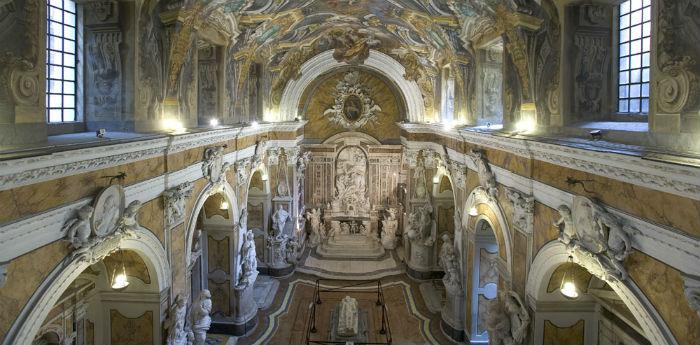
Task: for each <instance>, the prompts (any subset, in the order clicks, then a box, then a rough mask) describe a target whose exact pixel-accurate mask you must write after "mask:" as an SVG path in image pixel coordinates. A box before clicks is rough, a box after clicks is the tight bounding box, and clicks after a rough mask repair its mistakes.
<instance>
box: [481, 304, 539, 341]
mask: <svg viewBox="0 0 700 345" xmlns="http://www.w3.org/2000/svg"><path fill="white" fill-rule="evenodd" d="M485 323H486V329H487V330H488V332H489V345H522V344H524V343H525V338H526V336H527V330H528V326H529V325H530V314H529V313H528V311H527V308H526V307H525V305H524V304H523V302H522V299H521V298H520V296H519V295H518V294H517V293H516V292H514V291H504V292H501V293H499V296H498V298H497V299H494V300H493V301H491V302H489V305H488V311H487V313H486V322H485Z"/></svg>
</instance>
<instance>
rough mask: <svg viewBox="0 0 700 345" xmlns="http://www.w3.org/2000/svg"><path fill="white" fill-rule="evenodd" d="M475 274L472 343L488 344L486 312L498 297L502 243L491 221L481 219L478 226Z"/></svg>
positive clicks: (473, 260) (474, 264)
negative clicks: (500, 246) (499, 247)
mask: <svg viewBox="0 0 700 345" xmlns="http://www.w3.org/2000/svg"><path fill="white" fill-rule="evenodd" d="M470 261H471V262H473V269H472V275H471V281H472V286H471V291H472V293H471V296H469V298H470V299H471V310H470V311H469V313H471V325H470V329H469V330H470V331H469V332H470V337H469V338H470V340H471V341H472V342H488V340H489V337H488V332H487V331H486V312H487V310H488V304H489V302H491V301H493V300H494V299H495V298H496V297H497V296H498V280H499V272H498V243H497V242H496V235H495V234H494V231H493V228H492V227H491V225H490V224H489V222H488V221H487V220H485V219H481V220H479V221H478V222H477V224H476V231H475V236H474V253H473V256H472V258H471V260H470Z"/></svg>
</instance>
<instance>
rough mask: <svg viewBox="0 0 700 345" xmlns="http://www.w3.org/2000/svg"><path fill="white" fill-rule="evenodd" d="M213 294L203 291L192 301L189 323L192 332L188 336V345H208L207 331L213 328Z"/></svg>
mask: <svg viewBox="0 0 700 345" xmlns="http://www.w3.org/2000/svg"><path fill="white" fill-rule="evenodd" d="M211 308H212V304H211V293H210V292H209V290H206V289H205V290H202V291H201V292H200V293H199V295H198V296H197V298H195V300H194V301H192V306H191V308H190V313H189V317H188V321H189V324H190V331H189V333H188V335H187V338H188V345H189V344H191V345H206V340H207V331H208V330H209V327H210V326H211V316H209V314H211Z"/></svg>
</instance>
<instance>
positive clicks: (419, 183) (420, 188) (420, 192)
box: [413, 160, 428, 199]
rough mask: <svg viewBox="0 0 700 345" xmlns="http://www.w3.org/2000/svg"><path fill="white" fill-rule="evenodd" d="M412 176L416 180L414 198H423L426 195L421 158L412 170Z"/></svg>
mask: <svg viewBox="0 0 700 345" xmlns="http://www.w3.org/2000/svg"><path fill="white" fill-rule="evenodd" d="M413 178H414V179H415V181H416V187H415V191H416V198H418V199H423V198H425V197H426V196H427V193H428V192H427V187H426V182H425V167H424V163H423V160H419V161H418V165H417V166H416V168H415V170H414V171H413Z"/></svg>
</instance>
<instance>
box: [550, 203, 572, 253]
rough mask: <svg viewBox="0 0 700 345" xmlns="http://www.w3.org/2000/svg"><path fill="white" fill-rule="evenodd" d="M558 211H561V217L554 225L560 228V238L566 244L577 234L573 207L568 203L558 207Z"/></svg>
mask: <svg viewBox="0 0 700 345" xmlns="http://www.w3.org/2000/svg"><path fill="white" fill-rule="evenodd" d="M557 211H559V215H560V217H559V220H557V221H556V222H554V226H555V227H556V228H557V229H559V240H560V241H561V242H562V243H564V244H569V243H571V240H572V239H573V238H574V236H576V229H575V228H574V223H573V219H572V217H571V209H569V207H568V206H566V205H561V206H559V207H558V208H557Z"/></svg>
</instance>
